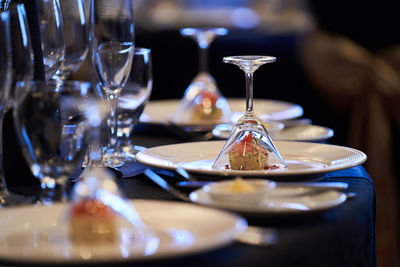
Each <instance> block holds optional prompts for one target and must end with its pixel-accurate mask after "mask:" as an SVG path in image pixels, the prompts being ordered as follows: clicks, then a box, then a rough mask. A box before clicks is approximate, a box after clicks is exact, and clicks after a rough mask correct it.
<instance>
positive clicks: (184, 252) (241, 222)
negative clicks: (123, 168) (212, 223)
mask: <svg viewBox="0 0 400 267" xmlns="http://www.w3.org/2000/svg"><path fill="white" fill-rule="evenodd" d="M127 200H128V201H129V202H130V203H131V204H133V205H134V207H135V205H136V206H137V205H141V203H145V205H146V204H147V205H151V204H156V205H160V204H161V205H174V206H176V205H178V206H186V208H187V209H193V208H197V209H206V210H208V211H209V212H213V213H214V214H218V216H223V217H225V218H229V220H232V225H231V227H230V228H227V229H226V231H224V232H221V235H222V233H224V235H223V237H224V238H219V239H217V238H215V237H212V238H210V241H213V243H211V244H210V243H208V244H205V243H204V242H203V243H201V244H200V246H199V244H197V247H196V246H193V245H192V246H190V247H188V248H185V249H175V250H174V249H172V250H170V251H163V252H161V253H158V254H157V252H156V253H155V254H152V255H148V256H143V255H139V256H138V255H134V256H133V257H128V258H123V257H118V258H117V259H116V258H111V259H105V258H96V259H94V260H84V259H78V258H74V259H68V260H66V259H63V258H42V259H40V258H29V257H18V256H16V255H14V256H11V257H10V256H6V255H0V262H3V263H7V262H8V263H13V264H24V263H25V264H70V265H86V264H104V263H116V264H118V263H128V262H145V261H149V260H167V259H172V258H177V257H182V256H190V255H195V254H199V253H202V252H206V251H211V250H214V249H217V248H221V247H224V246H228V245H229V244H231V243H233V242H234V240H235V238H236V237H237V236H238V235H240V234H241V233H242V232H243V231H244V230H245V229H246V228H247V226H248V224H247V220H246V219H245V218H244V217H243V216H241V215H240V214H237V213H234V212H232V211H228V210H223V209H216V208H213V207H207V206H205V205H198V204H196V203H194V202H179V201H171V200H157V199H127ZM67 204H69V203H56V204H53V205H52V206H39V207H38V206H28V205H22V206H15V207H9V208H7V209H2V210H0V214H1V213H6V212H10V211H11V212H12V210H20V211H19V212H22V211H24V210H25V209H27V208H28V209H30V208H32V209H49V211H51V209H53V208H57V209H62V208H63V206H66V205H67ZM189 206H190V207H189ZM21 210H22V211H21ZM139 215H140V214H139ZM47 223H48V222H47ZM45 224H46V223H42V226H43V227H44V226H45ZM227 232H229V233H230V235H229V236H227V234H226V233H227ZM221 237H222V236H221Z"/></svg>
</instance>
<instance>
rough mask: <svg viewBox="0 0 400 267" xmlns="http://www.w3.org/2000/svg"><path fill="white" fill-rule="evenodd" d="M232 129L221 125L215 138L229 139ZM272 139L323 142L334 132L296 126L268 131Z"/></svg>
mask: <svg viewBox="0 0 400 267" xmlns="http://www.w3.org/2000/svg"><path fill="white" fill-rule="evenodd" d="M231 131H232V127H229V125H227V124H219V125H217V126H215V128H214V129H213V130H212V133H213V136H214V137H216V138H220V139H228V138H229V135H230V134H231ZM268 132H269V134H270V135H271V138H272V139H274V140H280V141H308V142H322V141H326V140H328V139H329V138H331V137H332V136H333V130H332V129H330V128H327V127H322V126H317V125H294V126H291V127H287V128H283V129H282V130H276V128H275V127H274V128H271V129H268Z"/></svg>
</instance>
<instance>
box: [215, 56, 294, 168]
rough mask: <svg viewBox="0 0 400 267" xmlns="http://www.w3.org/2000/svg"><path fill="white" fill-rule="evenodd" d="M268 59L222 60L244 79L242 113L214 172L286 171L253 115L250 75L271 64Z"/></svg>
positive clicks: (261, 123)
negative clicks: (243, 75) (238, 71)
mask: <svg viewBox="0 0 400 267" xmlns="http://www.w3.org/2000/svg"><path fill="white" fill-rule="evenodd" d="M275 61H276V58H275V57H271V56H232V57H224V58H223V62H225V63H231V64H234V65H237V66H238V67H239V68H240V69H241V70H243V71H244V73H245V76H246V110H245V113H244V115H243V116H242V117H241V118H240V119H239V120H238V122H237V123H236V125H235V127H234V128H233V130H232V133H231V135H230V137H229V138H228V140H227V141H226V143H225V145H224V147H223V148H222V151H221V152H220V154H219V155H218V158H217V159H216V160H215V162H214V164H213V166H212V168H214V169H233V170H274V169H284V168H287V164H286V162H285V161H284V160H283V158H282V156H281V155H280V154H279V152H278V150H277V149H276V147H275V145H274V143H273V142H272V139H271V138H270V136H269V134H268V132H267V130H266V129H265V127H264V124H263V122H262V121H261V120H260V119H259V118H257V116H256V115H255V114H254V111H253V74H254V72H255V71H256V70H257V69H258V68H259V67H260V66H262V65H264V64H266V63H272V62H275Z"/></svg>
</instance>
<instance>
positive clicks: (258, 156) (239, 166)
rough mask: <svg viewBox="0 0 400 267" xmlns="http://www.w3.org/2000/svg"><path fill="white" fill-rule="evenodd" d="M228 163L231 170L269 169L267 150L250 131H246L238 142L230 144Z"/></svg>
mask: <svg viewBox="0 0 400 267" xmlns="http://www.w3.org/2000/svg"><path fill="white" fill-rule="evenodd" d="M229 164H230V168H231V169H232V170H268V169H271V166H270V165H269V164H268V151H267V150H265V149H264V148H263V147H262V146H261V145H260V141H259V140H257V139H255V138H254V137H253V134H252V133H248V134H247V135H246V136H245V137H244V138H243V139H242V140H241V141H240V142H239V143H236V144H234V145H233V146H232V149H231V151H230V152H229ZM228 167H229V166H228ZM272 168H274V167H273V166H272Z"/></svg>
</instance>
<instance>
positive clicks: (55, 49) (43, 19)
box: [38, 0, 65, 80]
mask: <svg viewBox="0 0 400 267" xmlns="http://www.w3.org/2000/svg"><path fill="white" fill-rule="evenodd" d="M38 12H39V22H40V37H41V43H42V53H43V64H44V71H45V76H46V80H50V79H51V77H52V76H53V75H54V74H55V73H56V71H57V70H58V69H59V68H60V66H61V63H62V62H63V59H64V54H65V42H64V34H63V20H62V14H61V8H60V4H59V1H58V0H39V1H38Z"/></svg>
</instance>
